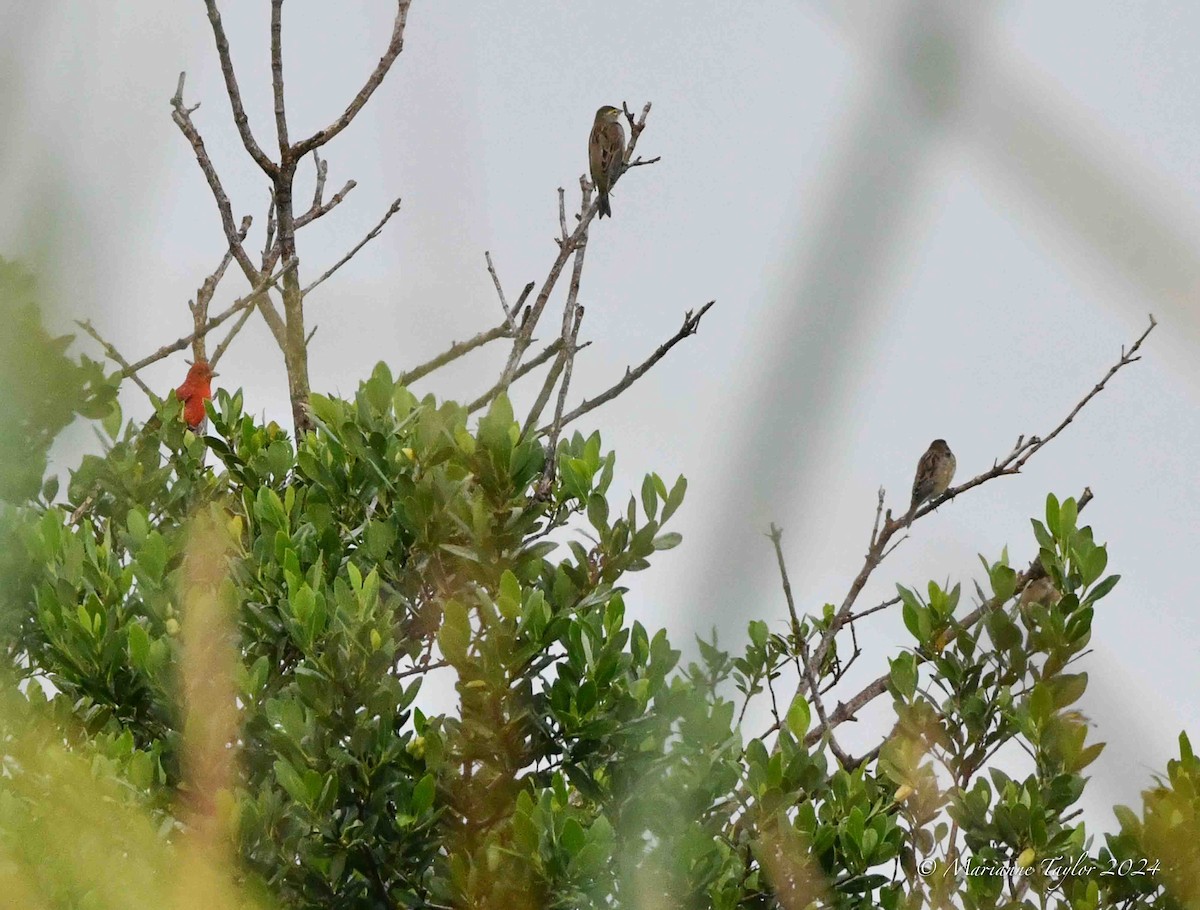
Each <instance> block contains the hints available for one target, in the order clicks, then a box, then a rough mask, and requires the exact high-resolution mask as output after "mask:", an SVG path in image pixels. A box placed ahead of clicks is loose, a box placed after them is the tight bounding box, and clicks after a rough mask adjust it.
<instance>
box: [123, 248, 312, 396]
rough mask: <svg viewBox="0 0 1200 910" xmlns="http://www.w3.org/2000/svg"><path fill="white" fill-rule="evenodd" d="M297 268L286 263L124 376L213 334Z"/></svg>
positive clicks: (136, 364) (132, 366)
mask: <svg viewBox="0 0 1200 910" xmlns="http://www.w3.org/2000/svg"><path fill="white" fill-rule="evenodd" d="M295 267H296V261H295V260H292V261H290V262H287V263H285V264H284V266H283V268H282V269H280V270H279V271H278V272H276V273H275V274H274V275H271V276H269V277H267V278H265V279H264V280H263V281H261V282H259V283H258V284H257V285H256V286H255V288H254V290H252V291H251V292H250V293H249V294H247V295H246V296H245V297H239V298H238V299H237V300H235V301H234V302H233V303H231V304H230V305H229V306H228V307H227V308H226V309H225V310H223V311H222V312H221V313H219V314H218V315H216V316H213V317H212V318H211V319H209V320H207V321H206V322H205V323H204V325H203V326H202V327H201V329H200V330H199V332H192V334H190V335H185V336H184V337H183V338H179V339H177V340H175V341H173V342H171V343H170V344H165V345H163V346H162V347H161V348H159V349H158V350H157V351H155V352H154V353H153V354H151V355H150V356H148V357H143V358H142V359H141V360H139V361H138V362H137V363H134V364H131V365H130V366H128V367H126V368H125V370H124V371H123V372H122V375H124V376H132V375H133V374H134V373H136V372H138V371H139V370H142V369H144V368H145V367H148V366H150V364H152V363H157V362H158V361H160V360H162V359H163V358H164V357H167V356H169V355H171V354H174V353H175V352H176V351H182V350H183V349H184V348H186V347H187V346H188V345H189V344H191V343H192V342H193V341H195V339H196V338H197V336H198V335H199V334H206V333H208V332H211V331H212V330H213V329H215V328H216V327H217V326H219V325H220V324H221V323H223V322H224V321H225V320H227V319H228V318H229V317H230V316H233V315H234V314H235V313H238V312H240V311H241V310H244V309H246V308H247V307H249V306H253V305H254V304H255V303H256V302H257V301H258V299H259V298H260V297H261V296H262V295H263V294H265V293H266V292H267V291H269V290H270V289H271V288H273V287H274V286H275V285H276V284H278V283H279V281H280V279H282V278H283V276H284V275H285V274H287V272H289V271H290V270H291V269H294V268H295Z"/></svg>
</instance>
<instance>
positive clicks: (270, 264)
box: [262, 186, 279, 272]
mask: <svg viewBox="0 0 1200 910" xmlns="http://www.w3.org/2000/svg"><path fill="white" fill-rule="evenodd" d="M278 255H279V247H278V246H276V244H275V187H274V186H272V187H271V202H270V204H269V205H268V206H267V236H266V239H265V240H264V241H263V251H262V271H264V272H269V271H271V269H273V268H274V267H275V266H274V263H275V257H276V256H278Z"/></svg>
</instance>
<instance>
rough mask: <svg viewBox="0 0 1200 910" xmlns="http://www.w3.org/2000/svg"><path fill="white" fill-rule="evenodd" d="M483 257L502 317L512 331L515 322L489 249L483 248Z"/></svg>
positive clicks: (514, 327)
mask: <svg viewBox="0 0 1200 910" xmlns="http://www.w3.org/2000/svg"><path fill="white" fill-rule="evenodd" d="M483 258H484V259H485V260H487V267H488V274H489V275H491V276H492V284H494V285H495V286H496V295H497V296H498V297H499V298H500V309H502V310H504V319H505V320H506V321H507V322H508V327H509V328H510V329H512V330H513V331H514V332H515V331H516V328H517V324H516V322H515V321H514V320H513V312H512V310H510V309H509V308H508V300H506V299H505V297H504V287H503V286H502V285H501V284H500V276H499V275H497V274H496V266H495V265H493V263H492V253H491V251H490V250H484V253H483Z"/></svg>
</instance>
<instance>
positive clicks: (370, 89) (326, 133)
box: [292, 0, 412, 158]
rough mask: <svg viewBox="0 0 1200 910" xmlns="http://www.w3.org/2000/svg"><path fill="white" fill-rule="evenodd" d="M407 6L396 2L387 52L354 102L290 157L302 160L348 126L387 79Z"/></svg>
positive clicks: (400, 44) (399, 44)
mask: <svg viewBox="0 0 1200 910" xmlns="http://www.w3.org/2000/svg"><path fill="white" fill-rule="evenodd" d="M411 3H412V0H397V3H396V20H395V22H394V23H393V25H392V37H391V40H389V41H388V46H387V50H385V51H384V53H383V56H382V57H380V58H379V63H377V64H376V65H375V69H374V71H372V73H371V75H370V76H368V77H367V81H366V83H365V84H364V85H363V87H362V88H361V89H359V91H358V94H357V95H355V96H354V99H353V100H352V101H351V102H350V104H349V106H348V107H347V108H346V110H344V111H343V112H342V114H341V116H340V117H338V118H337V120H335V121H333V123H331V124H330V125H329V126H327V127H325V129H323V130H321V131H320V132H318V133H314V134H313V135H311V136H309V137H308V138H307V139H305V140H303V141H301V142H298V143H297V144H296V145H295V146H293V147H292V154H293V156H295V157H297V158H299V157H302V156H304V155H307V154H308V153H309V152H311V151H313V150H314V149H317V148H320V147H321V146H322V145H324V144H325V143H327V142H328V141H329V140H330V139H332V138H333V137H334V136H336V135H337V134H338V133H340V132H341V131H342V130H344V129H345V128H346V127H348V126H349V125H350V123H351V121H352V120H354V118H355V117H356V116H357V115H358V112H359V111H361V110H362V109H363V106H364V105H365V104H366V103H367V102H368V101H369V100H370V99H371V96H372V95H373V94H375V90H376V89H377V88H379V86H380V84H381V83H382V82H383V80H384V77H386V76H387V74H388V70H390V69H391V68H392V64H393V63H395V62H396V58H397V57H399V56H400V52H401V51H402V50H403V49H404V26H405V24H406V23H407V21H408V8H409V6H410V5H411Z"/></svg>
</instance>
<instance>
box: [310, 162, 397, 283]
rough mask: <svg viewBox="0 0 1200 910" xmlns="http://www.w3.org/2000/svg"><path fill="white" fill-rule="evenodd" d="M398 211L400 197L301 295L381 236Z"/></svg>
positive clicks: (332, 200)
mask: <svg viewBox="0 0 1200 910" xmlns="http://www.w3.org/2000/svg"><path fill="white" fill-rule="evenodd" d="M351 182H353V181H351ZM335 199H337V197H336V196H335V197H334V199H331V200H330V203H331V204H333V203H334V200H335ZM398 211H400V200H399V199H397V200H396V201H395V202H393V203H392V204H391V205H390V206H388V210H387V211H386V212H384V213H383V218H381V219H380V220H379V223H378V224H377V225H375V227H373V228H371V230H370V231H368V232H367V236H366V237H364V238H363V239H362V240H360V241H359V242H358V243H356V244H355V245H354V246H353V247H352V248H351V250H350V252H348V253H347V254H346V255H345V256H343V257H342V258H341V259H339V260H338V261H337V262H335V263H334V264H333V265H331V266H330V267H329V268H328V269H326V270H325V272H324V274H322V275H321V276H320V277H319V278H318V279H317V280H316V281H314V282H313V283H312V284H310V285H309V286H308V287H306V288H305V289H304V290H303V291H302V292H301V296H304V297H307V296H308V294H309V292H310V291H311V290H313V288H315V287H317V286H318V285H320V284H321V283H322V282H324V281H325V280H326V279H328V278H329V277H330V276H332V275H333V273H334V272H336V271H337V270H338V269H340V268H341V267H342V266H344V265H345V264H346V263H347V262H349V261H350V260H351V259H353V258H354V257H355V256H356V255H358V251H359V250H361V249H362V248H363V247H364V246H366V245H367V244H368V243H370V242H371V241H372V240H374V239H375V238H376V237H378V236H379V232H380V231H382V230H383V228H384V225H386V224H387V223H388V221H390V220H391V218H392V216H393V215H395V214H396V213H397V212H398Z"/></svg>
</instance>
